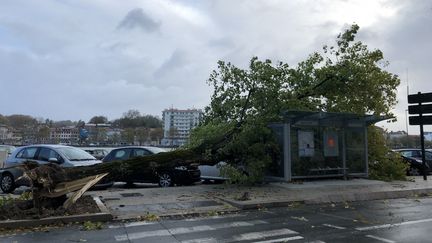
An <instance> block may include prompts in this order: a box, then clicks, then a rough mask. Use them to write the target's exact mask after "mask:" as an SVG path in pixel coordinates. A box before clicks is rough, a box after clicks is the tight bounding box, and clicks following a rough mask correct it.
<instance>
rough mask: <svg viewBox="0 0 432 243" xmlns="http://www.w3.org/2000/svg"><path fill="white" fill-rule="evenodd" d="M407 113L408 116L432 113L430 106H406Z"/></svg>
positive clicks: (431, 105)
mask: <svg viewBox="0 0 432 243" xmlns="http://www.w3.org/2000/svg"><path fill="white" fill-rule="evenodd" d="M408 113H409V114H420V113H422V114H425V113H432V104H427V105H423V104H422V105H410V106H408Z"/></svg>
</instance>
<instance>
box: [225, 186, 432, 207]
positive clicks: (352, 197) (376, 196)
mask: <svg viewBox="0 0 432 243" xmlns="http://www.w3.org/2000/svg"><path fill="white" fill-rule="evenodd" d="M430 194H432V188H430V189H409V190H399V191H382V192H368V193H347V194H330V195H326V196H321V197H317V198H312V199H306V200H296V199H292V200H282V201H273V202H255V203H248V202H241V201H236V200H233V199H226V198H219V199H220V200H222V201H224V202H226V203H228V204H230V205H232V206H234V207H236V208H238V209H240V210H249V209H260V208H276V207H287V206H290V205H292V204H293V203H300V204H306V205H314V204H321V203H336V202H355V201H370V200H382V199H396V198H406V197H415V196H419V195H420V196H425V195H430Z"/></svg>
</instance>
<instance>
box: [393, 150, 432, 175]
mask: <svg viewBox="0 0 432 243" xmlns="http://www.w3.org/2000/svg"><path fill="white" fill-rule="evenodd" d="M393 151H394V152H397V153H399V154H400V155H401V156H402V158H403V159H404V161H406V162H407V163H408V164H409V165H410V168H409V171H408V174H409V175H421V174H422V166H423V165H422V164H423V160H422V151H421V149H395V150H393ZM425 159H426V171H427V172H428V173H429V172H431V171H432V170H431V168H432V152H431V151H427V150H426V151H425Z"/></svg>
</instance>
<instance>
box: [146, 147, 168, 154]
mask: <svg viewBox="0 0 432 243" xmlns="http://www.w3.org/2000/svg"><path fill="white" fill-rule="evenodd" d="M146 149H148V150H150V152H152V153H154V154H158V153H162V152H166V150H165V149H163V148H158V147H148V148H146Z"/></svg>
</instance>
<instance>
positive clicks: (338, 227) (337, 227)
mask: <svg viewBox="0 0 432 243" xmlns="http://www.w3.org/2000/svg"><path fill="white" fill-rule="evenodd" d="M323 225H324V226H327V227H330V228H335V229H340V230H343V229H346V228H345V227H342V226H337V225H333V224H323Z"/></svg>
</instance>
